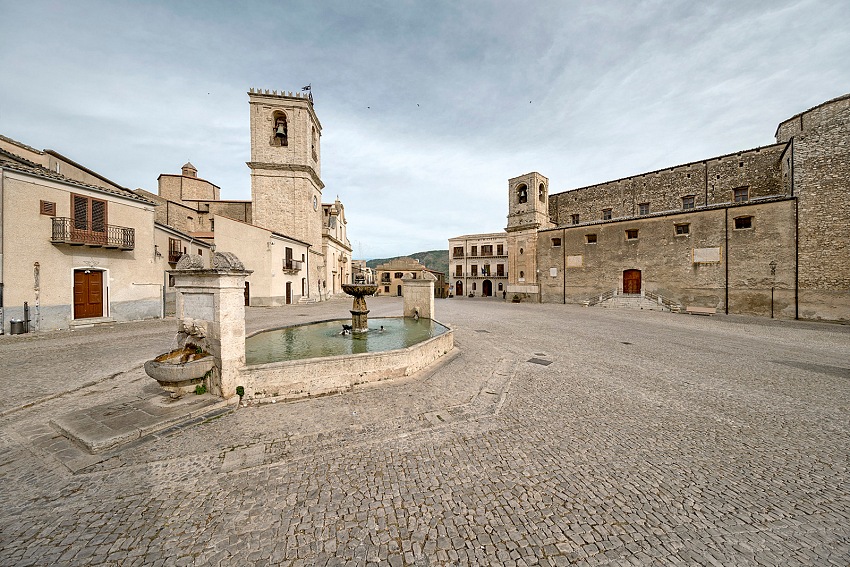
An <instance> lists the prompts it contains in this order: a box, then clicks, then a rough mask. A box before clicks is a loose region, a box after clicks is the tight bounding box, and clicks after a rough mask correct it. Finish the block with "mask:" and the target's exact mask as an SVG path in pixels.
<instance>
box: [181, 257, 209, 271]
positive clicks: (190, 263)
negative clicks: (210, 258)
mask: <svg viewBox="0 0 850 567" xmlns="http://www.w3.org/2000/svg"><path fill="white" fill-rule="evenodd" d="M177 269H178V270H203V269H204V259H203V258H201V257H200V256H198V255H197V254H183V255H182V256H180V259H179V260H178V261H177Z"/></svg>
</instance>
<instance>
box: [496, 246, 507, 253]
mask: <svg viewBox="0 0 850 567" xmlns="http://www.w3.org/2000/svg"><path fill="white" fill-rule="evenodd" d="M496 255H497V256H504V255H505V245H504V244H497V245H496Z"/></svg>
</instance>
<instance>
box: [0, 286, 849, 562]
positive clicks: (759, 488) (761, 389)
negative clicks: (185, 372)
mask: <svg viewBox="0 0 850 567" xmlns="http://www.w3.org/2000/svg"><path fill="white" fill-rule="evenodd" d="M369 306H370V309H372V313H370V315H372V316H378V315H387V314H395V313H398V312H400V310H401V302H400V300H398V299H395V298H373V299H371V300H370V301H369ZM436 308H437V313H438V319H439V320H441V321H442V322H444V323H448V324H450V325H452V326H453V327H454V328H455V339H456V344H457V349H456V353H455V354H454V355H453V356H451V357H449V359H448V360H445V361H443V362H441V363H440V364H439V365H438V366H437V367H436V368H434V369H432V370H429V371H426V372H424V373H421V374H420V375H417V376H413V377H410V378H407V379H404V380H401V381H396V382H391V383H390V382H386V383H380V384H377V385H371V386H369V387H364V388H356V389H355V390H354V391H353V392H349V393H347V394H343V395H338V396H330V397H324V398H318V399H312V400H304V401H299V402H295V403H288V404H283V403H278V404H265V405H258V406H249V407H243V408H239V409H238V410H236V411H232V412H228V413H225V414H223V415H220V416H218V417H217V418H215V419H210V420H208V421H204V422H201V423H194V424H191V425H189V426H185V427H179V428H174V429H173V430H170V431H167V432H164V433H162V434H160V435H157V436H154V437H150V438H147V439H143V440H141V441H139V442H136V443H135V444H133V445H130V446H127V447H125V448H123V449H122V450H120V451H117V452H114V453H110V454H106V455H101V456H98V457H91V456H89V457H88V458H86V457H85V455H84V454H83V452H82V450H81V449H79V448H77V447H74V446H71V445H70V444H69V443H68V442H67V441H66V440H65V439H64V438H62V437H60V436H58V435H57V434H56V433H55V432H54V431H53V430H51V429H50V427H49V426H48V425H47V422H48V420H49V419H50V418H51V416H53V415H56V414H59V413H67V412H69V411H73V410H74V409H79V408H84V407H89V406H91V405H94V404H98V403H106V402H109V401H111V400H120V399H122V398H124V397H132V396H143V395H146V394H150V395H153V394H154V393H155V392H156V384H155V383H154V382H153V381H152V380H150V379H149V378H146V377H145V375H144V372H143V371H142V370H141V367H140V364H141V361H143V360H145V359H146V358H150V357H151V356H153V355H155V354H159V353H160V352H162V351H164V350H166V349H167V348H168V347H169V345H170V341H172V340H173V336H172V335H171V332H172V331H173V329H174V325H175V324H174V322H173V321H164V322H163V321H149V322H141V323H128V324H124V325H115V326H113V327H111V328H105V329H104V328H96V329H87V330H78V331H63V332H54V333H44V334H42V335H35V336H27V337H0V356H2V360H3V364H2V366H3V368H2V369H0V379H2V386H3V390H4V392H5V394H6V395H5V396H4V397H3V401H2V405H0V410H1V411H2V413H0V431H2V436H0V478H1V479H2V490H0V565H178V566H179V565H394V566H395V565H520V566H522V565H606V564H610V565H647V564H664V565H842V566H846V565H848V564H850V482H848V481H849V480H850V472H849V471H848V466H850V435H848V433H850V327H847V326H839V325H827V324H814V323H799V322H788V321H783V322H780V321H770V320H764V319H751V318H745V317H724V316H715V317H695V316H687V315H671V314H665V313H656V312H643V311H640V312H634V311H620V310H605V309H598V308H597V309H593V308H591V309H588V308H581V307H575V306H562V305H545V306H540V305H526V304H520V305H514V304H510V303H502V302H501V301H495V300H493V301H488V300H481V299H478V300H469V299H452V300H439V301H437V305H436ZM347 309H348V302H347V301H345V300H341V299H339V300H333V301H331V302H328V303H326V304H323V305H307V306H292V307H288V308H278V309H249V311H248V328H249V330H254V329H259V328H264V327H271V326H276V325H279V324H284V323H292V322H303V321H308V320H320V319H329V318H335V317H338V316H341V315H340V313H342V314H346V313H347Z"/></svg>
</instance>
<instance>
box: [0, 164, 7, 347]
mask: <svg viewBox="0 0 850 567" xmlns="http://www.w3.org/2000/svg"><path fill="white" fill-rule="evenodd" d="M5 176H6V171H5V170H4V169H2V168H0V335H3V334H5V329H6V320H5V316H4V314H3V262H4V260H3V258H4V256H3V226H4V224H3V214H4V211H5V210H6V207H4V201H3V197H4V194H3V179H4V177H5Z"/></svg>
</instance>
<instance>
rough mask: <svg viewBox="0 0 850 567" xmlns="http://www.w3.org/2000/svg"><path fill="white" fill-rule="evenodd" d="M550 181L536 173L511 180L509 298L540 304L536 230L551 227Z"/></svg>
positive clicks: (509, 182)
mask: <svg viewBox="0 0 850 567" xmlns="http://www.w3.org/2000/svg"><path fill="white" fill-rule="evenodd" d="M551 227H552V223H551V222H550V221H549V180H548V179H546V178H545V177H543V176H542V175H540V174H539V173H537V172H532V173H526V174H525V175H520V176H519V177H514V178H513V179H509V180H508V226H507V228H505V231H507V233H508V287H507V292H508V297H509V298H511V297H513V296H514V295H519V296H520V297H521V298H523V299H525V300H531V301H539V300H540V286H539V284H538V274H537V267H538V266H537V231H538V230H541V229H545V228H551Z"/></svg>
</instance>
